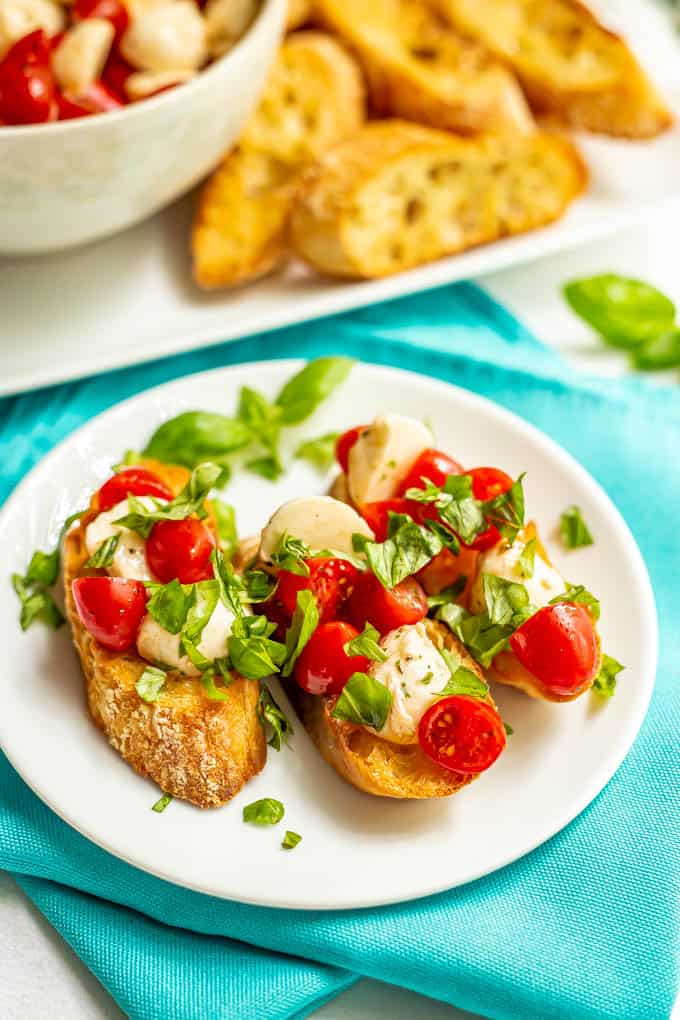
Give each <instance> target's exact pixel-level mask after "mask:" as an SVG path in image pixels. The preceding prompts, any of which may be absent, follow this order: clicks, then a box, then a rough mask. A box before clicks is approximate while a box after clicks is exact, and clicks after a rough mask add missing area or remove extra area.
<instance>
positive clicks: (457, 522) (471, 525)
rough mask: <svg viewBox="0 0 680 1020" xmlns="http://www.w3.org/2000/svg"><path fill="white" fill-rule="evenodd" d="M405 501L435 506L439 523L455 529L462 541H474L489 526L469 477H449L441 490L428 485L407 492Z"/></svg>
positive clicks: (429, 483) (430, 484) (435, 486)
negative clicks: (409, 500) (473, 492)
mask: <svg viewBox="0 0 680 1020" xmlns="http://www.w3.org/2000/svg"><path fill="white" fill-rule="evenodd" d="M406 498H407V499H414V500H416V501H417V502H419V503H433V504H434V505H435V507H436V508H437V510H438V512H439V518H440V520H441V521H442V522H443V523H444V524H446V525H447V526H448V527H449V528H452V529H453V531H455V533H456V535H457V536H458V537H459V538H461V539H462V540H463V542H467V543H470V542H473V541H474V539H475V538H476V537H477V535H478V534H479V533H480V532H481V531H483V530H484V529H485V527H486V522H485V520H484V514H483V511H482V506H483V504H482V503H480V501H479V500H477V499H475V498H474V497H473V495H472V479H471V478H470V476H469V475H449V476H448V477H447V479H446V481H445V483H444V485H443V486H441V487H439V486H437V485H433V484H432V483H431V482H428V483H427V484H426V486H425V488H424V489H408V490H407V492H406ZM428 526H430V522H428ZM454 551H456V550H455V549H454Z"/></svg>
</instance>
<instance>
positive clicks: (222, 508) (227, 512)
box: [210, 496, 238, 560]
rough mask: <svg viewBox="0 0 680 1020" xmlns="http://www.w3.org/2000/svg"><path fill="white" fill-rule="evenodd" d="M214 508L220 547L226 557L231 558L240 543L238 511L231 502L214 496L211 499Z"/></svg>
mask: <svg viewBox="0 0 680 1020" xmlns="http://www.w3.org/2000/svg"><path fill="white" fill-rule="evenodd" d="M210 502H211V504H212V510H213V513H214V515H215V523H216V524H217V536H218V538H219V540H220V548H221V550H222V552H223V553H224V555H225V557H226V559H228V560H230V559H231V558H232V556H233V555H234V553H235V552H236V546H237V545H238V531H237V530H236V511H235V510H234V508H233V506H232V505H231V504H230V503H225V502H224V500H222V499H217V497H215V496H213V498H212V499H211V501H210Z"/></svg>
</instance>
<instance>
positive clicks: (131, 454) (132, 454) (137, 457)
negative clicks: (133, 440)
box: [111, 450, 144, 474]
mask: <svg viewBox="0 0 680 1020" xmlns="http://www.w3.org/2000/svg"><path fill="white" fill-rule="evenodd" d="M143 456H144V455H143V454H142V453H138V452H137V451H136V450H126V451H125V453H124V454H123V456H122V457H121V459H120V460H119V461H118V463H117V464H113V465H112V467H111V470H112V471H113V472H115V474H119V473H120V472H121V471H122V470H123V469H124V468H127V467H131V466H132V465H133V464H139V462H140V461H141V460H142V459H143Z"/></svg>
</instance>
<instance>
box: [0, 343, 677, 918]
mask: <svg viewBox="0 0 680 1020" xmlns="http://www.w3.org/2000/svg"><path fill="white" fill-rule="evenodd" d="M306 360H307V359H304V358H281V359H267V360H259V361H249V362H240V363H238V364H235V365H225V366H220V367H217V368H212V369H207V370H204V371H201V372H194V373H189V374H187V375H184V376H180V377H178V378H175V379H172V380H169V381H166V382H164V383H160V384H159V385H157V386H153V387H149V388H148V389H145V390H142V391H141V392H139V393H136V394H133V395H132V396H130V397H127V398H126V399H124V400H122V401H119V402H117V403H115V404H113V405H112V406H111V407H108V408H106V409H105V410H104V411H102V412H100V413H99V414H97V415H95V416H94V417H92V418H91V419H89V421H87V422H84V423H83V424H82V425H80V426H79V427H78V428H76V429H74V430H73V432H71V433H69V435H67V436H66V437H64V439H62V440H61V441H60V442H59V443H57V444H56V445H55V446H54V447H53V448H52V449H51V450H49V451H48V452H47V453H46V454H45V456H43V457H42V458H41V459H40V460H39V461H38V462H37V463H36V464H35V465H34V466H33V467H32V468H31V470H30V471H29V472H28V473H27V474H26V475H25V476H24V477H23V478H22V479H21V480H20V481H19V483H18V484H17V485H16V486H15V488H14V489H13V490H12V491H11V492H10V494H9V496H8V497H7V499H6V500H5V502H4V504H3V505H2V507H0V542H1V540H2V536H3V533H4V530H5V528H6V527H7V521H8V520H9V518H10V516H11V513H12V510H13V508H14V505H15V504H20V503H21V500H22V498H23V495H24V492H25V491H29V490H30V488H31V486H32V485H35V484H36V478H37V477H38V476H39V475H40V473H42V472H43V471H45V470H46V469H49V466H50V464H51V463H52V461H53V460H54V459H56V458H57V457H58V456H59V455H60V454H61V453H62V448H63V447H67V446H69V445H70V444H71V443H75V442H77V440H78V439H79V437H80V436H81V435H84V434H86V433H87V431H88V430H89V429H90V428H91V427H92V425H93V424H95V423H97V424H99V423H100V422H101V421H102V420H106V419H107V418H111V419H115V418H116V417H117V416H118V415H125V414H127V413H128V412H129V411H130V410H131V409H133V410H134V407H135V405H136V404H143V403H144V402H145V401H146V400H148V399H149V398H150V397H151V398H153V397H155V396H156V395H158V394H163V393H164V392H166V391H171V390H173V389H177V390H181V388H182V386H183V385H184V384H185V383H186V382H187V380H192V381H193V382H194V383H196V382H200V380H201V379H202V378H205V377H216V376H227V377H228V376H229V375H232V374H233V375H239V374H241V373H243V372H244V371H248V370H249V369H253V368H255V367H257V368H259V369H261V370H262V369H265V370H276V371H280V373H281V375H285V373H286V370H288V372H291V371H295V370H296V369H299V368H300V367H301V366H302V365H303V364H305V363H306ZM364 370H368V372H369V373H370V372H377V373H378V374H379V375H385V374H387V375H388V376H394V377H397V378H399V379H402V380H403V377H404V376H407V377H408V376H412V377H414V378H415V379H417V380H418V382H419V383H420V384H423V383H424V384H426V385H427V386H431V387H433V388H434V389H437V390H440V391H441V392H442V395H444V396H446V394H447V393H448V392H450V391H453V392H454V393H455V394H456V397H457V398H458V399H459V400H462V402H463V403H466V402H467V403H469V404H472V405H476V406H477V407H478V408H479V409H480V410H481V411H482V412H483V413H485V414H486V415H490V416H491V417H492V418H494V417H495V418H496V419H497V420H498V421H500V422H501V423H502V422H503V421H505V422H506V423H507V424H510V425H511V426H512V427H513V428H514V429H516V430H518V431H519V433H520V435H528V436H530V437H531V438H532V439H533V440H534V442H536V443H537V444H538V446H539V447H542V448H543V449H544V450H545V451H546V453H548V454H549V455H550V456H551V458H556V459H557V460H558V461H561V462H562V464H563V465H565V466H566V467H567V468H568V470H570V471H572V472H576V474H577V475H580V477H581V481H582V482H583V483H584V484H585V485H586V487H587V488H589V489H590V491H591V492H592V494H593V497H594V498H596V499H597V501H598V502H600V503H601V505H602V506H603V508H604V509H605V510H606V512H607V518H608V523H610V524H615V526H616V529H617V531H618V532H619V535H620V537H621V539H622V540H623V542H624V544H625V546H626V547H627V549H628V551H629V554H630V555H631V556H632V558H633V560H634V561H635V564H634V565H635V568H636V572H637V574H638V580H639V583H640V592H641V597H642V606H643V610H644V614H643V616H642V617H641V618H640V620H641V622H640V633H646V638H647V641H648V643H649V652H650V655H649V657H648V659H647V660H646V661H647V662H648V663H649V665H647V667H646V669H645V670H644V671H643V675H642V677H641V678H640V680H641V684H640V687H641V694H642V695H644V697H642V698H641V699H639V701H638V706H637V714H631V717H630V718H629V719H628V720H627V725H626V726H624V727H622V730H621V737H620V738H619V741H618V743H617V746H616V751H615V753H610V754H609V756H608V758H607V767H606V768H605V769H603V771H602V772H601V773H600V772H598V773H597V779H596V780H591V782H590V783H588V784H584V786H583V788H582V790H581V791H580V796H578V797H576V798H575V800H574V803H573V804H572V806H571V807H570V809H569V811H568V812H567V815H568V817H567V818H566V820H565V819H564V816H563V815H561V816H560V818H561V819H562V820H560V821H557V822H556V823H551V824H550V825H547V826H543V827H541V826H537V828H536V830H535V832H536V833H537V835H535V836H533V837H532V838H530V839H529V840H526V841H524V842H523V843H522V844H521V846H519V847H518V848H517V849H516V850H514V851H513V852H512V853H511V854H510V855H509V856H508V855H500V856H502V857H503V860H502V861H500V860H499V862H498V863H495V864H494V865H492V866H490V867H489V866H488V865H486V866H484V867H483V868H481V869H480V870H479V871H474V869H472V870H471V873H470V874H466V875H464V876H463V877H461V878H460V879H458V880H456V881H454V882H453V883H449V882H445V883H444V884H442V883H441V882H439V883H434V884H431V885H429V886H428V887H427V888H424V889H423V890H422V891H419V892H417V893H415V894H413V895H408V896H406V897H404V896H394V895H388V896H378V897H372V898H371V899H365V900H355V901H353V902H351V903H347V902H343V901H342V900H338V901H333V900H330V901H328V902H324V904H323V905H322V906H318V905H310V904H309V903H305V902H300V901H297V900H295V899H289V900H287V901H285V902H284V901H281V902H277V903H271V902H269V901H267V900H264V899H261V898H260V899H258V898H256V897H254V896H244V895H239V894H238V893H235V892H234V891H228V892H226V891H225V890H224V889H219V888H215V887H214V886H211V885H210V884H209V883H208V884H201V883H195V882H187V881H186V880H185V879H182V878H181V877H180V876H179V875H177V874H175V873H174V872H172V871H170V872H166V871H164V870H163V868H161V867H157V866H151V865H148V864H146V863H141V862H140V861H139V860H138V859H136V858H135V856H134V855H130V854H128V853H125V852H122V851H121V850H120V849H118V848H115V847H114V846H112V845H111V842H110V841H107V840H104V839H103V838H100V837H99V836H94V835H93V834H92V833H91V831H88V827H87V825H86V824H85V823H82V822H80V821H77V820H75V819H74V818H73V817H72V812H71V811H69V810H67V809H64V808H63V807H60V805H59V804H57V803H55V801H54V799H53V798H52V797H51V796H49V795H48V794H46V793H44V792H41V789H40V788H39V787H40V784H39V783H37V784H36V783H34V782H33V781H32V780H31V779H29V778H28V776H27V774H26V770H25V769H24V768H23V766H22V764H18V763H17V761H16V760H15V757H14V755H13V754H12V753H11V752H10V751H9V750H8V749H7V746H6V739H5V733H4V731H3V717H0V749H1V750H2V752H3V753H4V754H5V755H6V757H7V759H8V761H9V762H10V764H11V766H12V768H13V769H14V770H15V771H16V772H17V773H18V775H19V776H20V777H21V779H22V780H23V781H24V782H25V783H26V785H27V786H28V787H29V789H30V790H31V791H32V792H33V793H34V794H35V795H36V796H37V797H38V798H39V799H40V800H41V801H42V803H43V804H45V805H46V806H47V807H48V808H49V809H50V810H51V811H53V812H54V813H55V814H56V815H57V816H58V817H59V818H60V819H61V820H62V821H63V822H65V823H66V824H67V825H69V826H70V827H71V828H73V829H75V830H76V831H77V832H78V833H79V834H80V835H81V836H83V837H84V838H85V839H87V840H88V841H89V842H91V843H93V844H94V845H95V846H97V847H99V848H101V849H103V850H105V851H106V852H107V853H110V854H112V856H114V857H116V858H118V859H119V860H122V861H124V862H125V863H127V864H129V865H131V866H132V867H134V868H137V869H138V870H140V871H142V872H144V873H146V874H149V875H152V876H153V877H155V878H159V879H161V880H163V881H166V882H168V883H170V884H171V885H174V886H177V887H178V888H183V889H188V890H190V891H192V892H196V893H201V894H204V895H208V896H214V897H215V898H217V899H224V900H231V901H233V902H237V903H244V904H249V905H253V906H260V907H265V908H268V909H282V910H288V909H291V910H304V911H315V910H343V911H344V910H353V909H364V908H370V907H381V906H389V905H393V904H396V903H405V902H414V901H417V900H420V899H424V898H426V897H428V896H432V895H436V894H438V893H444V892H446V891H449V890H451V889H454V888H458V887H460V886H464V885H467V884H469V883H471V882H475V881H477V880H479V879H481V878H483V877H486V876H488V875H492V874H494V873H495V872H496V871H499V870H500V869H501V868H504V867H507V866H509V865H511V864H513V863H515V862H516V861H517V860H519V859H521V858H522V857H524V856H526V855H527V854H528V853H531V852H532V851H533V850H535V849H536V848H537V847H539V846H541V845H542V844H544V843H546V842H547V841H548V840H550V839H552V838H553V836H555V835H556V834H557V833H558V832H561V831H562V830H563V829H565V828H566V827H567V826H568V825H570V824H571V823H572V822H573V821H574V820H575V819H576V818H578V817H579V815H581V813H582V812H583V811H584V810H585V809H586V808H587V807H588V805H589V804H590V803H591V802H592V801H593V800H594V799H595V798H596V797H597V796H598V795H599V794H600V793H601V792H602V791H603V790H604V789H605V787H606V786H607V784H608V783H609V782H610V780H611V778H612V777H613V775H614V774H615V773H616V772H617V771H618V769H619V768H620V766H621V764H622V762H623V761H624V759H625V758H626V756H627V754H628V752H629V751H630V749H631V747H632V745H633V743H634V741H635V739H636V738H637V735H638V733H639V730H640V727H641V726H642V723H643V721H644V719H645V717H646V715H647V711H648V709H649V704H650V701H651V698H652V695H653V692H654V687H655V682H656V673H657V668H658V655H659V628H658V614H657V610H656V602H655V598H654V591H653V588H652V584H651V579H650V577H649V572H648V570H647V566H646V564H645V562H644V559H643V557H642V553H641V551H640V549H639V546H638V544H637V542H636V540H635V537H634V536H633V533H632V531H631V530H630V528H629V526H628V524H627V522H626V521H625V519H624V518H623V515H622V514H621V512H620V511H619V509H618V508H617V506H616V505H615V503H614V502H613V500H612V499H611V498H610V497H609V495H608V494H607V492H606V491H605V490H604V488H603V487H602V486H601V485H600V483H599V482H598V481H597V480H596V479H595V478H594V477H593V476H592V475H591V474H590V472H589V471H588V470H587V469H586V468H585V467H583V465H581V464H580V463H579V462H578V461H577V460H576V458H575V457H574V456H572V454H570V453H569V452H568V451H567V450H565V449H564V448H563V447H561V446H560V445H559V444H558V443H557V442H556V441H555V440H554V439H552V438H551V437H550V436H548V435H547V434H546V433H545V432H543V431H542V430H541V429H539V428H538V427H537V426H535V425H533V424H532V423H531V422H528V421H526V420H525V419H523V418H521V417H520V416H519V415H517V414H515V413H514V412H513V411H510V410H508V409H507V408H505V407H503V406H502V405H500V404H498V403H496V402H495V401H493V400H490V399H489V398H487V397H484V396H481V395H480V394H478V393H476V392H474V391H472V390H468V389H465V388H464V387H461V386H458V385H456V384H455V383H449V382H447V381H445V380H441V379H438V378H436V377H434V376H429V375H424V374H422V373H420V372H415V371H413V370H411V369H404V368H397V367H395V366H392V365H381V364H377V363H375V362H370V361H363V360H361V361H359V360H357V361H356V363H355V366H354V369H353V371H354V372H356V371H364ZM90 724H91V725H93V724H92V723H91V720H90ZM142 781H145V780H144V779H143V777H142Z"/></svg>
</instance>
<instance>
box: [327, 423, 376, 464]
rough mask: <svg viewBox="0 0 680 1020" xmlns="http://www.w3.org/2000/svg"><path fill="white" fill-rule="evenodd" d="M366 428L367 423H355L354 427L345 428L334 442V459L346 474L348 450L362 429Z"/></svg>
mask: <svg viewBox="0 0 680 1020" xmlns="http://www.w3.org/2000/svg"><path fill="white" fill-rule="evenodd" d="M367 428H368V425H355V426H354V428H351V429H347V431H346V432H343V434H342V435H341V436H340V438H339V439H338V441H337V443H336V444H335V459H336V460H337V462H338V464H339V465H340V467H341V468H342V470H343V471H344V472H345V474H347V467H348V464H349V451H350V450H351V449H352V447H353V446H354V444H355V443H356V441H357V439H358V438H359V436H360V435H361V433H362V432H363V431H364V429H367Z"/></svg>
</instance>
